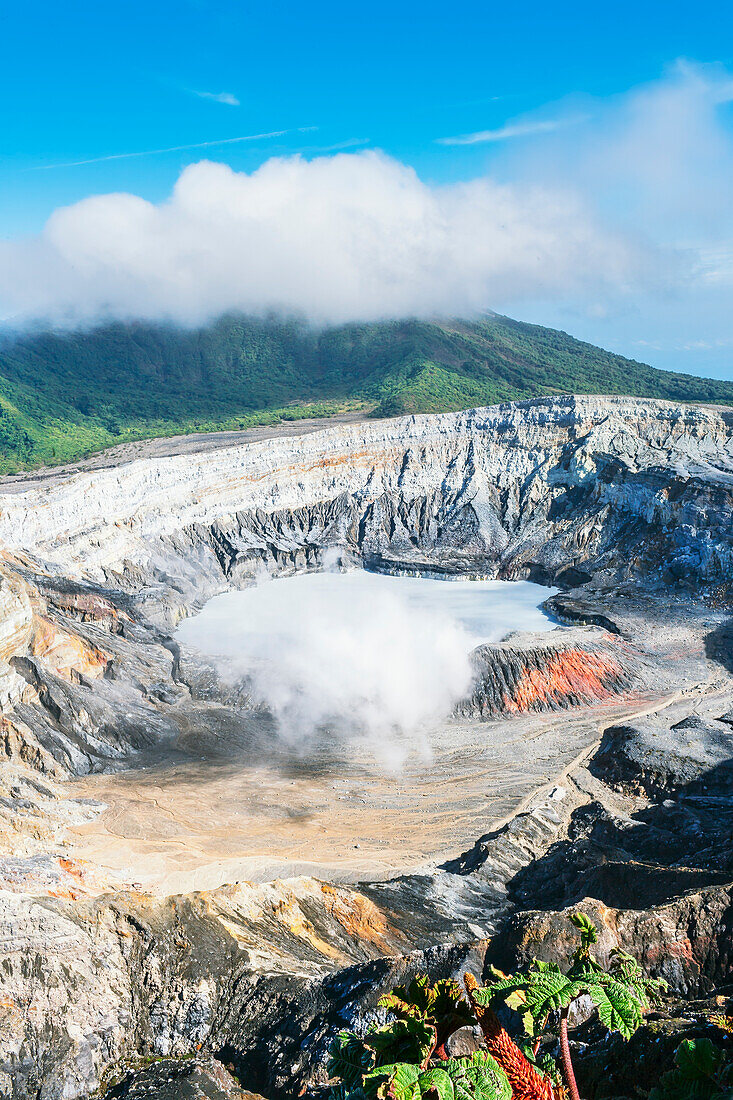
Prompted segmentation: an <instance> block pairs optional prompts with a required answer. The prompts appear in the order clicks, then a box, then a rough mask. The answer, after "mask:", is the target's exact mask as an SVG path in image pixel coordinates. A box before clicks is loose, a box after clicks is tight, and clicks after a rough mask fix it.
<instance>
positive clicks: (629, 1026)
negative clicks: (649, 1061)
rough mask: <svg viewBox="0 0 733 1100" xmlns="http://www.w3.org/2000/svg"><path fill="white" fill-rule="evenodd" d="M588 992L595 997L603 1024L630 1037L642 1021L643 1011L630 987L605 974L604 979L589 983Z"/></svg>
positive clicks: (594, 1000)
mask: <svg viewBox="0 0 733 1100" xmlns="http://www.w3.org/2000/svg"><path fill="white" fill-rule="evenodd" d="M586 992H587V993H589V994H590V996H591V998H592V999H593V1003H594V1004H595V1006H596V1008H597V1009H598V1017H599V1019H600V1021H601V1023H602V1024H603V1026H604V1027H607V1028H608V1030H609V1031H618V1032H620V1034H621V1035H622V1036H623V1037H624V1039H630V1038H631V1036H632V1035H633V1034H634V1032H635V1031H636V1029H637V1027H639V1025H640V1024H641V1022H642V1013H641V1006H640V1004H639V1001H638V999H637V998H636V997H635V996H633V995H632V994H630V993H629V990H628V988H627V987H626V986H624V985H622V984H621V982H617V981H614V980H613V979H612V978H611V977H610V975H608V974H604V975H603V981H602V982H594V983H589V984H588V986H587V990H586Z"/></svg>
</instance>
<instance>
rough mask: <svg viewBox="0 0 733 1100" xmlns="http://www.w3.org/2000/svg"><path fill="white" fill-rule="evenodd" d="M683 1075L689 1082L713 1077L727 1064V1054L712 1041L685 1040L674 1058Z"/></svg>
mask: <svg viewBox="0 0 733 1100" xmlns="http://www.w3.org/2000/svg"><path fill="white" fill-rule="evenodd" d="M674 1060H675V1062H676V1063H677V1066H678V1068H679V1071H680V1073H681V1075H682V1076H683V1077H684V1078H685V1079H686V1080H689V1081H694V1080H695V1079H696V1078H699V1077H713V1076H714V1075H715V1074H717V1073H718V1071H719V1070H720V1068H721V1067H722V1066H723V1064H724V1062H725V1054H724V1053H723V1051H722V1050H720V1049H719V1048H718V1047H716V1046H715V1045H714V1044H713V1043H711V1041H710V1039H685V1040H684V1042H682V1043H680V1045H679V1046H678V1048H677V1053H676V1054H675V1058H674Z"/></svg>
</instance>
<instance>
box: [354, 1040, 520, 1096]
mask: <svg viewBox="0 0 733 1100" xmlns="http://www.w3.org/2000/svg"><path fill="white" fill-rule="evenodd" d="M364 1089H365V1092H366V1094H367V1096H373V1097H375V1098H377V1100H428V1098H429V1100H511V1095H512V1090H511V1086H510V1085H509V1081H508V1080H507V1077H506V1074H505V1073H504V1071H503V1070H502V1069H501V1067H500V1066H499V1065H498V1064H497V1063H496V1062H495V1061H494V1059H493V1058H492V1057H491V1055H490V1054H489V1053H488V1052H487V1051H476V1052H475V1053H474V1054H472V1055H471V1056H470V1057H468V1058H452V1059H449V1060H448V1061H445V1062H441V1063H440V1065H437V1066H432V1067H431V1068H429V1069H421V1068H420V1067H419V1066H416V1065H412V1064H407V1063H404V1062H403V1063H400V1064H399V1065H390V1066H381V1067H379V1068H378V1069H375V1070H373V1071H372V1072H371V1073H369V1074H368V1075H367V1076H366V1077H365V1078H364ZM349 1100H350V1098H349Z"/></svg>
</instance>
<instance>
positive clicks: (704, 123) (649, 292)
mask: <svg viewBox="0 0 733 1100" xmlns="http://www.w3.org/2000/svg"><path fill="white" fill-rule="evenodd" d="M732 97H733V80H731V77H730V74H728V73H727V72H726V71H725V70H723V69H720V68H709V67H699V66H698V67H695V66H691V65H689V64H682V65H678V66H676V67H675V68H674V69H673V70H671V71H670V73H668V74H667V75H666V76H665V77H664V78H663V79H661V80H659V81H656V82H655V83H653V84H650V85H647V86H644V87H641V88H637V89H632V91H631V92H629V93H626V94H624V95H622V96H618V97H616V98H613V99H612V100H610V101H599V102H595V103H589V104H588V105H587V110H585V115H586V116H587V117H584V118H582V119H581V118H580V117H578V116H579V112H576V114H575V115H574V116H571V115H570V114H569V112H568V108H567V105H566V107H565V108H564V110H565V115H564V116H562V117H565V118H566V119H567V118H568V117H573V118H574V119H575V122H576V124H575V125H574V126H572V127H569V126H565V127H557V128H556V129H555V130H552V131H551V130H549V129H545V131H544V135H543V137H542V140H541V141H540V142H537V143H535V142H506V143H501V144H499V143H496V144H495V145H494V146H493V147H492V152H493V156H492V160H491V164H492V166H493V168H492V174H490V175H489V174H486V175H482V176H481V177H479V178H476V179H473V180H471V181H469V182H463V183H453V184H450V185H444V186H437V185H434V184H430V183H427V182H425V181H424V180H422V179H420V177H419V176H418V175H417V173H416V172H415V171H414V170H413V169H412V168H410V167H409V166H406V165H404V164H402V163H400V162H399V161H397V160H395V159H393V158H391V157H389V156H387V155H385V154H384V153H380V152H377V151H372V150H370V151H362V152H351V153H346V152H338V151H337V150H333V153H334V155H323V156H318V157H316V158H313V159H303V158H301V157H297V156H293V157H287V158H282V157H277V158H272V159H270V160H268V161H266V162H265V163H264V164H263V165H262V166H261V167H260V168H259V169H257V170H256V171H254V172H252V173H244V172H235V171H233V170H232V169H231V168H229V167H228V166H227V165H225V164H220V163H213V162H210V161H202V162H200V163H198V164H194V165H191V166H190V167H188V168H186V169H185V170H184V171H183V172H182V174H181V176H180V177H179V179H178V181H177V183H176V185H175V187H174V190H173V193H172V194H171V196H170V197H169V198H168V199H167V200H165V201H163V202H161V203H157V204H155V203H150V202H148V201H146V200H145V199H143V198H140V197H138V196H136V195H132V194H108V195H97V196H93V197H90V198H88V199H85V200H83V201H82V202H79V203H76V204H75V205H73V206H69V207H66V208H60V209H58V210H57V211H55V213H54V214H53V215H52V216H51V218H50V219H49V221H48V223H47V225H46V226H45V228H44V230H43V231H42V233H40V234H39V235H38V236H37V237H34V238H32V239H26V240H16V241H8V242H4V243H0V316H3V317H5V318H14V319H20V320H24V319H32V318H33V319H50V320H51V321H53V322H55V323H57V324H63V323H66V324H76V323H86V322H89V321H91V320H95V319H98V318H103V317H135V316H137V317H143V318H170V319H175V320H179V321H183V322H189V323H197V322H200V321H203V320H205V319H207V318H209V317H212V316H214V315H216V314H218V313H221V312H222V311H224V310H244V311H248V312H259V311H266V310H273V309H274V310H278V309H279V310H284V311H288V312H298V313H303V314H306V315H307V316H309V317H311V318H313V319H315V320H318V321H335V322H338V321H342V320H350V319H372V318H378V317H399V316H404V315H416V316H431V315H436V314H442V315H446V314H464V315H465V314H471V313H473V312H476V311H479V310H482V309H485V308H487V307H490V308H493V309H497V310H503V311H506V312H509V313H515V314H519V315H522V316H527V317H531V318H532V319H535V320H537V321H538V322H541V323H551V324H555V325H558V326H560V327H563V328H569V329H571V330H572V331H574V332H577V333H578V335H581V336H582V337H583V338H585V339H590V340H594V341H595V342H599V343H606V344H607V345H610V346H614V347H616V348H618V349H619V350H624V349H625V350H626V351H627V352H629V353H631V354H634V349H635V348H637V347H638V346H639V341H640V340H646V341H648V346H650V348H651V347H652V346H653V345H658V346H659V347H661V348H670V347H671V346H675V347H679V348H685V347H687V348H689V347H692V346H693V345H695V344H700V342H701V341H702V342H704V343H705V344H706V345H708V344H709V345H710V346H711V347H715V348H721V349H723V348H725V347H727V346H728V342H729V340H730V338H731V336H733V331H731V326H732V325H733V322H732V321H731V311H730V295H731V292H732V284H733V267H732V266H731V262H730V248H731V244H730V242H731V241H733V140H731V129H730V122H729V119H728V118H727V116H726V111H727V107H726V104H727V103H728V102H729V101H730V100H731V98H732ZM549 113H550V112H549V109H548V114H549ZM555 117H556V118H559V117H561V116H560V115H558V114H557V112H556V113H555ZM520 124H522V125H523V124H524V123H520V122H517V123H514V124H512V125H516V126H519V125H520ZM527 124H528V123H527ZM232 140H237V141H239V140H249V139H248V138H238V139H232ZM205 144H208V143H205ZM306 152H308V151H307V150H306ZM311 152H313V151H311ZM135 155H145V154H135ZM538 181H541V182H538ZM679 354H680V355H682V354H683V353H682V352H680V353H679ZM687 354H692V353H691V352H690V353H687ZM708 354H713V353H712V352H710V353H708ZM723 354H724V353H723V351H721V352H720V355H721V357H722V355H723ZM668 355H669V356H671V358H670V357H668ZM656 361H657V362H658V363H659V364H660V365H674V366H681V365H683V364H682V362H681V361H680V360H679V359H678V360H677V361H676V362H675V359H674V354H673V353H667V352H660V357H658V358H657V360H656ZM716 362H717V361H716ZM720 362H721V363H722V358H721V360H720ZM716 369H717V368H716ZM721 369H722V368H721Z"/></svg>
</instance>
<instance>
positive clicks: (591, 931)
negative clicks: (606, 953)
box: [568, 913, 598, 947]
mask: <svg viewBox="0 0 733 1100" xmlns="http://www.w3.org/2000/svg"><path fill="white" fill-rule="evenodd" d="M568 920H569V921H570V923H571V924H574V925H575V927H576V928H577V929H578V931H579V932H580V938H581V942H582V945H583V947H590V946H591V945H592V944H594V943H598V933H597V932H596V926H595V924H594V923H593V921H592V920H591V919H590V917H586V915H585V913H571V914H570V916H569V917H568Z"/></svg>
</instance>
